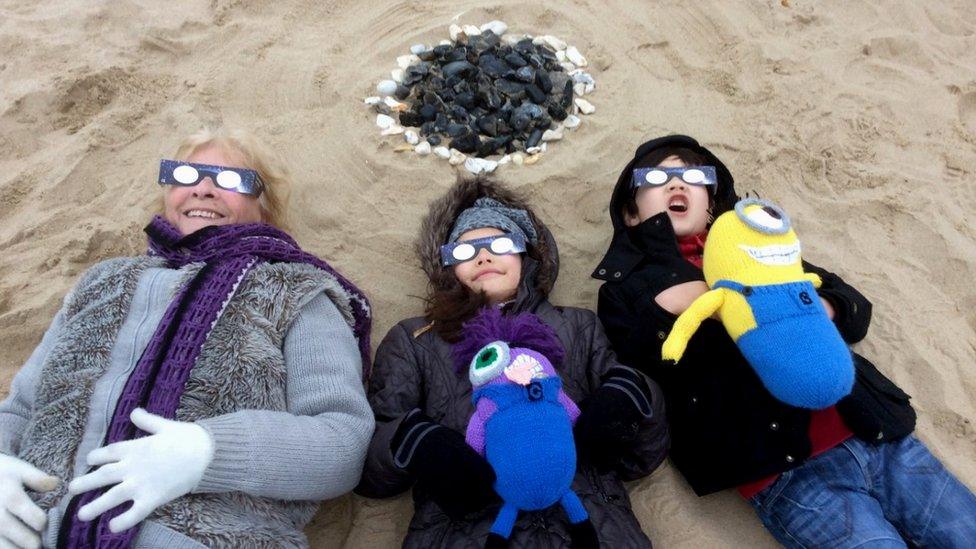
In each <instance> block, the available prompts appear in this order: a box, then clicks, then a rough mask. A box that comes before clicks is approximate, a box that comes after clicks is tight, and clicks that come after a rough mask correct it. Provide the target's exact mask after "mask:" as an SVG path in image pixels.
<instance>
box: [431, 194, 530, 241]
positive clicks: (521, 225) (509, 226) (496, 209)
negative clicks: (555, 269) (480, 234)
mask: <svg viewBox="0 0 976 549" xmlns="http://www.w3.org/2000/svg"><path fill="white" fill-rule="evenodd" d="M484 227H494V228H496V229H500V230H502V231H505V232H507V233H514V234H519V235H522V237H523V238H524V239H525V241H526V242H529V243H531V244H533V245H535V244H537V243H538V233H536V230H535V226H534V225H533V224H532V219H531V218H530V217H529V214H528V212H526V211H525V210H520V209H518V208H509V207H508V206H506V205H505V204H503V203H501V202H499V201H497V200H495V199H494V198H488V197H482V198H479V199H478V200H475V201H474V205H473V206H471V207H470V208H468V209H466V210H464V211H463V212H461V215H459V216H458V218H457V221H455V222H454V228H453V229H451V236H450V237H449V238H448V239H447V242H448V243H450V242H455V241H457V239H458V238H459V237H460V236H461V235H462V234H463V233H465V232H467V231H470V230H471V229H481V228H484Z"/></svg>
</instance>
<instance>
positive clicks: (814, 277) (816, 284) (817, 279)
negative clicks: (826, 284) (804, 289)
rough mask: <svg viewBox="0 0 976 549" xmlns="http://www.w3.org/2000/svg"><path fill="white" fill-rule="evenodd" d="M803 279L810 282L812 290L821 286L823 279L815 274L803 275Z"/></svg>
mask: <svg viewBox="0 0 976 549" xmlns="http://www.w3.org/2000/svg"><path fill="white" fill-rule="evenodd" d="M803 277H804V278H806V279H807V280H808V281H810V283H811V284H813V287H814V288H820V287H821V286H823V279H822V278H820V275H818V274H817V273H803Z"/></svg>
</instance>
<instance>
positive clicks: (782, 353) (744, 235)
mask: <svg viewBox="0 0 976 549" xmlns="http://www.w3.org/2000/svg"><path fill="white" fill-rule="evenodd" d="M702 262H703V270H704V274H705V282H706V283H708V287H709V288H711V289H710V290H709V291H708V292H706V293H705V294H703V295H701V296H700V297H699V298H698V299H696V300H695V301H694V303H692V304H691V306H690V307H689V308H688V310H686V311H685V312H684V313H682V314H681V316H679V317H678V320H677V321H676V322H675V324H674V327H673V328H672V329H671V333H670V334H669V335H668V338H667V339H666V340H665V341H664V345H663V346H662V348H661V356H662V359H663V360H664V361H665V362H666V363H669V362H670V363H676V362H678V361H679V360H681V357H682V355H684V352H685V348H686V347H687V345H688V340H689V339H691V336H692V335H694V333H695V331H696V330H698V326H699V325H701V323H702V321H703V320H705V319H706V318H708V317H710V316H712V314H714V313H715V311H718V315H719V318H720V319H721V321H722V324H723V325H724V326H725V329H726V330H728V332H729V335H730V336H732V339H733V340H734V341H735V342H736V344H737V345H738V347H739V350H740V351H742V354H743V356H745V358H746V360H748V361H749V364H750V365H751V366H752V368H753V369H754V370H755V371H756V374H758V375H759V378H760V379H761V380H762V382H763V385H765V387H766V389H767V390H769V392H770V393H771V394H772V395H773V396H774V397H776V398H777V399H779V400H781V401H783V402H785V403H787V404H790V405H792V406H798V407H802V408H810V409H822V408H826V407H828V406H831V405H833V404H835V403H836V402H837V401H838V400H840V399H841V398H843V397H844V396H846V395H847V394H849V393H850V391H851V386H852V385H853V383H854V364H853V360H852V358H851V352H850V349H848V348H847V344H846V343H845V342H844V340H843V339H842V338H841V336H840V333H839V332H838V331H837V328H836V326H834V324H833V322H831V320H830V318H829V317H828V316H827V311H826V310H825V309H824V306H823V303H821V302H820V298H819V296H818V295H817V292H816V288H819V287H820V284H821V280H820V277H819V276H817V275H816V274H811V273H805V272H803V265H802V264H801V261H800V241H799V239H798V238H797V236H796V233H795V232H794V231H793V228H792V226H791V224H790V218H789V217H788V216H787V215H786V213H785V212H784V211H783V210H782V209H781V208H779V207H778V206H776V205H775V204H773V203H771V202H768V201H766V200H757V199H753V198H747V199H744V200H740V201H739V202H738V203H736V205H735V209H734V210H733V211H729V212H726V213H724V214H722V215H720V216H719V217H718V219H716V220H715V223H713V224H712V227H711V229H710V230H709V232H708V240H706V241H705V251H704V254H703V259H702Z"/></svg>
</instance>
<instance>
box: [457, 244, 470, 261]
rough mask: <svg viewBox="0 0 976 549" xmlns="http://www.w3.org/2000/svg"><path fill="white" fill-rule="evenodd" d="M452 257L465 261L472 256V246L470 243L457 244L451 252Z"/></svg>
mask: <svg viewBox="0 0 976 549" xmlns="http://www.w3.org/2000/svg"><path fill="white" fill-rule="evenodd" d="M451 255H453V256H454V259H456V260H458V261H467V260H469V259H471V258H472V257H474V246H472V245H471V244H458V245H457V246H456V247H455V248H454V251H452V252H451Z"/></svg>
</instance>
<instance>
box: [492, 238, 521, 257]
mask: <svg viewBox="0 0 976 549" xmlns="http://www.w3.org/2000/svg"><path fill="white" fill-rule="evenodd" d="M514 247H515V243H514V242H512V239H511V238H508V237H507V236H503V237H501V238H496V239H495V240H492V241H491V251H492V253H495V254H507V253H508V252H510V251H512V248H514Z"/></svg>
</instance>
